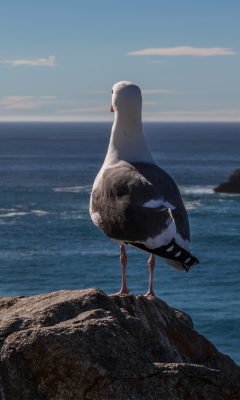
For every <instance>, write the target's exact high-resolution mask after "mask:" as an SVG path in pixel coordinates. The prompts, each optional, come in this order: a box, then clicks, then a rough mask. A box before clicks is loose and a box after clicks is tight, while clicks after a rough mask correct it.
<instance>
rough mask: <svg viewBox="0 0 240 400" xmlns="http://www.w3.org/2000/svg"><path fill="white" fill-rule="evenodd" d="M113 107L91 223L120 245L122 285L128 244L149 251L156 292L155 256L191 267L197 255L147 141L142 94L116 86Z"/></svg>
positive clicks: (177, 199)
mask: <svg viewBox="0 0 240 400" xmlns="http://www.w3.org/2000/svg"><path fill="white" fill-rule="evenodd" d="M110 111H111V112H114V113H115V119H114V123H113V126H112V132H111V138H110V142H109V147H108V151H107V155H106V158H105V160H104V163H103V165H102V168H101V169H100V171H99V173H98V175H97V177H96V179H95V181H94V184H93V188H92V193H91V198H90V207H89V212H90V216H91V218H92V221H93V223H94V224H95V225H96V226H97V227H98V228H99V229H100V231H102V232H103V233H104V234H105V235H107V236H108V237H109V238H110V239H112V240H113V241H114V242H117V243H119V245H120V262H121V265H122V287H121V290H120V291H119V292H118V293H116V295H126V294H129V291H128V289H127V284H126V267H127V254H126V248H125V247H126V245H129V246H133V247H135V248H138V249H140V250H142V251H145V252H148V253H150V254H151V255H150V258H149V260H148V265H149V274H150V277H149V289H148V292H147V293H146V295H145V296H154V292H153V270H154V266H155V256H159V257H160V259H161V260H162V261H163V262H164V263H165V264H167V265H169V266H171V267H173V268H175V269H177V270H181V271H185V272H188V271H189V270H190V269H191V266H193V265H197V264H198V263H199V261H198V260H197V258H196V257H194V256H193V255H192V254H190V252H189V248H190V228H189V222H188V216H187V212H186V209H185V207H184V205H183V201H182V198H181V195H180V192H179V189H178V187H177V185H176V183H175V182H174V180H173V179H172V178H171V176H170V175H168V174H167V172H165V171H164V170H163V169H161V168H160V167H159V166H158V164H157V162H156V161H155V159H154V158H153V156H152V154H151V153H150V151H149V149H148V146H147V144H146V141H145V137H144V133H143V127H142V118H141V112H142V96H141V90H140V88H139V87H138V86H137V85H135V84H134V83H132V82H128V81H122V82H118V83H116V84H115V85H114V86H113V88H112V105H111V109H110Z"/></svg>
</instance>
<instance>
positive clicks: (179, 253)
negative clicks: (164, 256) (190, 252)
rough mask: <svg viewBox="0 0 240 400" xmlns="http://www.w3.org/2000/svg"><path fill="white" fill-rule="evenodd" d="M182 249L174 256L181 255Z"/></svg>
mask: <svg viewBox="0 0 240 400" xmlns="http://www.w3.org/2000/svg"><path fill="white" fill-rule="evenodd" d="M181 253H182V252H181V251H179V252H178V253H177V254H175V256H174V257H179V256H180V255H181Z"/></svg>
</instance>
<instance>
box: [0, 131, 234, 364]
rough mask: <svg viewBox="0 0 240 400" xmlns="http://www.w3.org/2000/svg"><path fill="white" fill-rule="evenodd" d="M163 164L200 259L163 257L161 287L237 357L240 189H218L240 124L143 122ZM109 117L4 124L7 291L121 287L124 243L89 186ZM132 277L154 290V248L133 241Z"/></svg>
mask: <svg viewBox="0 0 240 400" xmlns="http://www.w3.org/2000/svg"><path fill="white" fill-rule="evenodd" d="M144 128H145V134H146V138H147V142H148V144H149V147H150V149H151V151H152V152H153V155H154V157H155V158H156V160H157V161H158V163H159V165H160V166H161V167H162V168H164V169H165V170H166V171H167V172H168V173H170V174H171V175H172V177H173V178H174V179H175V181H176V182H177V184H178V185H179V187H180V191H181V193H182V196H183V200H184V202H185V205H186V208H187V210H188V214H189V219H190V225H191V251H192V253H193V254H195V255H196V257H198V258H199V260H200V265H199V266H197V267H195V268H193V269H192V270H191V271H190V273H189V274H185V273H183V272H180V271H176V270H174V269H172V268H170V267H168V266H166V265H165V264H163V263H162V262H161V261H160V259H158V260H157V265H156V267H155V270H154V291H155V294H156V295H157V296H159V297H161V298H162V299H164V300H165V301H166V302H167V303H168V304H169V305H171V306H174V307H177V308H181V309H182V310H184V311H185V312H187V313H189V314H190V315H191V317H192V319H193V322H194V326H195V329H197V330H198V331H199V332H200V333H202V334H203V335H205V336H206V337H207V338H208V339H209V340H211V341H212V342H213V343H214V344H215V346H216V347H217V348H218V349H219V350H220V351H222V352H223V353H226V354H228V355H229V356H230V357H232V358H233V359H234V360H235V361H236V362H237V363H238V364H240V346H239V344H240V296H239V291H240V195H227V194H214V193H213V191H212V188H213V187H214V186H215V185H217V184H218V183H219V182H221V181H222V180H224V179H226V178H227V177H228V176H229V175H230V174H231V172H232V171H233V170H234V169H235V168H240V124H227V123H226V124H224V123H222V124H213V123H211V124H192V123H187V124H183V123H181V124H178V123H172V124H170V123H153V124H146V125H145V126H144ZM110 131H111V124H108V123H102V124H86V123H59V124H56V123H27V124H26V123H1V124H0V143H1V146H0V193H1V196H0V276H1V279H0V295H1V296H14V295H33V294H38V293H44V292H50V291H56V290H59V289H82V288H89V287H98V288H100V289H102V290H103V291H104V292H105V293H107V294H110V293H115V292H117V291H118V290H119V289H120V286H121V268H120V263H119V246H118V245H117V244H116V243H113V242H112V241H111V240H109V239H108V238H107V237H105V236H104V235H103V234H102V233H101V232H100V231H98V229H97V228H96V227H95V226H94V225H93V223H92V222H91V219H90V217H89V213H88V204H89V196H90V193H91V185H92V183H93V181H94V178H95V176H96V174H97V172H98V170H99V169H100V167H101V165H102V163H103V160H104V157H105V154H106V151H107V147H108V141H109V136H110ZM127 250H128V269H127V283H128V287H129V289H130V290H131V292H132V293H134V294H144V293H146V292H147V289H148V265H147V260H148V255H147V254H146V253H143V252H141V251H139V250H136V249H132V248H127Z"/></svg>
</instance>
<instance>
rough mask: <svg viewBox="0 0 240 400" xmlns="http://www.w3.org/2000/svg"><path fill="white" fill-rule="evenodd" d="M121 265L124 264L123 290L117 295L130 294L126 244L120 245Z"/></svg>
mask: <svg viewBox="0 0 240 400" xmlns="http://www.w3.org/2000/svg"><path fill="white" fill-rule="evenodd" d="M120 263H121V264H122V288H121V290H120V292H118V293H116V294H128V293H129V291H128V290H127V283H126V268H127V253H126V250H125V244H121V245H120Z"/></svg>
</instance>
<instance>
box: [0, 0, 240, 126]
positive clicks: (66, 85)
mask: <svg viewBox="0 0 240 400" xmlns="http://www.w3.org/2000/svg"><path fill="white" fill-rule="evenodd" d="M239 15H240V1H239V0H228V1H227V0H201V1H199V0H168V1H162V0H156V1H155V0H147V1H145V0H121V1H119V2H116V1H112V0H101V1H100V0H88V1H80V0H41V1H37V0H21V1H19V0H10V1H9V0H2V1H1V5H0V38H1V40H0V121H112V120H113V117H114V116H113V114H111V113H110V106H111V89H112V86H113V85H114V84H115V83H116V82H119V81H122V80H127V81H131V82H134V83H135V84H137V85H138V86H139V87H140V89H141V90H142V97H143V113H142V115H143V120H144V121H219V122H221V121H233V122H235V121H237V122H240V96H239V93H240V23H239Z"/></svg>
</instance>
